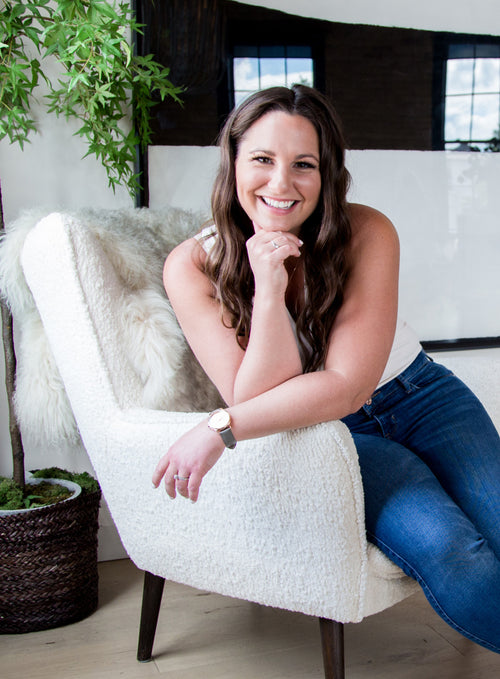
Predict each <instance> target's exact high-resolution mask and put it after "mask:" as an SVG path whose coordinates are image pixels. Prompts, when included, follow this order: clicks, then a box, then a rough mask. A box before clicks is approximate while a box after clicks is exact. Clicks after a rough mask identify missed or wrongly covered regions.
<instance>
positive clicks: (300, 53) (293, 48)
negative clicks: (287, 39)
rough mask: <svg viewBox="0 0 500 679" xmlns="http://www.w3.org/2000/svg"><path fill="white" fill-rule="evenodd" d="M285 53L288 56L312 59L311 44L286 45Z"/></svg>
mask: <svg viewBox="0 0 500 679" xmlns="http://www.w3.org/2000/svg"><path fill="white" fill-rule="evenodd" d="M285 54H286V56H287V57H294V58H297V59H311V57H312V49H311V48H310V47H309V45H287V46H286V47H285Z"/></svg>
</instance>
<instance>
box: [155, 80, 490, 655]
mask: <svg viewBox="0 0 500 679" xmlns="http://www.w3.org/2000/svg"><path fill="white" fill-rule="evenodd" d="M220 146H221V165H220V169H219V173H218V176H217V179H216V182H215V186H214V191H213V196H212V210H213V218H214V224H215V226H212V227H209V228H208V229H205V230H204V231H203V232H202V233H201V234H200V235H199V236H197V237H196V238H193V239H190V240H188V241H186V242H184V243H182V244H181V245H180V246H179V247H177V248H176V249H175V250H174V251H173V252H172V254H171V255H170V256H169V257H168V259H167V262H166V264H165V275H164V281H165V287H166V290H167V293H168V296H169V298H170V300H171V303H172V305H173V308H174V310H175V312H176V315H177V317H178V320H179V322H180V325H181V327H182V329H183V331H184V333H185V335H186V338H187V341H188V342H189V344H190V345H191V347H192V349H193V351H194V353H195V355H196V356H197V358H198V360H199V361H200V363H201V365H202V366H203V368H204V369H205V371H206V373H207V374H208V376H209V377H210V378H211V380H212V381H213V382H214V383H215V385H216V386H217V387H218V389H219V391H220V393H221V395H222V396H223V398H224V400H225V402H226V403H227V404H228V406H229V407H228V408H227V409H225V410H219V411H216V412H215V413H213V414H211V415H210V417H209V418H208V420H206V419H205V420H203V421H202V422H200V423H199V424H198V425H197V426H196V427H194V428H193V429H192V430H190V431H188V432H187V433H186V434H185V435H184V436H182V437H181V438H180V439H179V440H178V441H177V442H176V443H175V444H174V445H173V446H172V447H171V448H170V449H169V450H168V452H167V453H166V454H165V455H164V456H163V457H162V459H161V460H160V462H159V464H158V466H157V468H156V470H155V473H154V478H153V482H154V484H155V485H156V486H158V485H159V483H160V481H161V480H162V479H164V483H165V487H166V491H167V493H168V494H169V496H170V497H172V498H175V496H176V493H179V494H180V495H182V496H184V497H186V498H190V499H191V500H192V501H196V499H197V497H198V492H199V487H200V483H201V481H202V478H203V476H204V475H205V474H206V473H207V472H208V471H209V469H210V468H211V467H212V466H213V465H214V464H215V463H216V462H217V460H218V459H219V457H220V456H221V455H222V453H223V451H224V448H225V447H226V446H227V447H234V445H236V441H238V440H241V439H247V438H253V437H258V436H265V435H268V434H273V433H276V432H281V431H284V430H288V429H295V428H299V427H306V426H308V425H312V424H316V423H318V422H324V421H328V420H335V419H343V421H344V422H345V423H346V424H347V426H348V427H349V428H350V430H351V432H352V435H353V438H354V441H355V444H356V447H357V450H358V453H359V460H360V466H361V473H362V478H363V485H364V490H365V503H366V525H367V531H368V537H369V539H370V540H371V541H373V542H374V543H375V544H376V545H377V546H378V547H380V549H381V550H382V551H383V552H385V554H387V555H388V556H389V557H390V558H391V559H392V560H393V561H394V562H395V563H397V564H398V565H399V566H400V567H401V568H402V569H403V570H404V571H405V572H406V573H407V574H409V575H410V576H412V577H414V578H415V579H417V580H418V582H419V583H420V584H421V586H422V588H423V589H424V591H425V594H426V596H427V597H428V599H429V601H430V603H431V604H432V606H433V607H434V608H435V610H436V611H437V612H438V613H439V614H440V615H441V616H442V617H443V618H444V619H445V620H446V621H447V622H448V623H449V624H450V625H451V626H452V627H454V628H455V629H457V630H458V631H460V632H462V633H463V634H464V635H465V636H467V637H468V638H470V639H473V640H474V641H476V642H477V643H479V644H482V645H483V646H485V647H486V648H489V649H491V650H493V651H496V652H500V529H499V527H498V519H499V517H500V439H499V436H498V433H497V431H496V430H495V427H494V425H493V424H492V422H491V421H490V419H489V417H488V416H487V414H486V412H485V410H484V408H483V407H482V406H481V404H480V403H479V402H478V400H477V399H476V398H475V397H474V395H473V394H472V393H471V392H470V391H469V390H468V389H467V388H466V387H465V385H463V384H462V382H460V381H459V380H458V379H457V378H456V377H454V376H453V375H452V374H451V373H450V371H448V370H447V369H445V368H444V367H442V366H439V365H437V364H436V363H434V362H433V361H431V359H429V358H428V357H427V356H426V354H425V353H424V352H423V351H422V349H421V346H420V344H419V342H418V340H417V338H416V337H415V335H414V334H413V332H412V331H411V330H410V328H409V327H408V326H407V325H406V324H405V323H404V322H402V321H398V318H397V307H398V267H399V245H398V237H397V234H396V231H395V229H394V227H393V225H392V224H391V222H390V221H389V220H388V219H387V218H386V217H385V216H384V215H382V214H380V213H379V212H377V211H376V210H374V209H371V208H369V207H366V206H363V205H357V204H349V203H347V200H346V193H347V189H348V186H349V173H348V172H347V170H346V168H345V165H344V149H345V144H344V140H343V136H342V132H341V128H340V123H339V121H338V119H337V116H336V114H335V112H334V110H333V109H332V107H331V106H330V104H329V103H328V101H327V100H326V99H325V98H324V97H323V96H322V95H320V94H319V93H318V92H316V91H315V90H313V89H311V88H308V87H304V86H300V85H296V86H294V87H293V88H291V89H287V88H272V89H270V90H264V91H261V92H258V93H256V94H254V95H253V96H251V97H250V98H248V99H247V100H246V101H245V102H244V103H243V104H242V105H241V106H240V107H239V108H238V109H237V110H236V111H234V112H233V113H232V114H231V115H230V117H229V119H228V121H227V123H226V125H225V127H224V129H223V131H222V134H221V139H220Z"/></svg>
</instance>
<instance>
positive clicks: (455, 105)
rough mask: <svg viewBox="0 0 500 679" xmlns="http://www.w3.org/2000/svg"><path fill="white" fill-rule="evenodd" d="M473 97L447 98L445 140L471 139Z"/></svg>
mask: <svg viewBox="0 0 500 679" xmlns="http://www.w3.org/2000/svg"><path fill="white" fill-rule="evenodd" d="M471 104H472V96H471V95H470V94H469V95H465V96H461V97H447V99H446V111H445V126H444V138H445V140H446V141H454V140H455V139H470V119H471Z"/></svg>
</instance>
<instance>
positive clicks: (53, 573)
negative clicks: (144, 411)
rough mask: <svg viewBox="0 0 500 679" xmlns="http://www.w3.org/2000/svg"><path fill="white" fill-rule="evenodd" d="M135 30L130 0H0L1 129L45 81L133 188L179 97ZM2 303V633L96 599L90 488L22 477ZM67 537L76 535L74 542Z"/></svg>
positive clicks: (69, 614) (83, 611)
mask: <svg viewBox="0 0 500 679" xmlns="http://www.w3.org/2000/svg"><path fill="white" fill-rule="evenodd" d="M140 30H141V27H140V25H138V23H137V21H136V19H135V15H134V13H133V11H132V10H131V8H130V5H129V4H128V3H113V2H108V0H55V1H54V0H52V1H51V0H33V1H29V0H28V1H25V0H5V1H4V2H2V3H0V139H3V138H8V139H9V141H10V142H11V143H16V144H19V145H20V147H21V149H22V148H23V145H24V144H25V143H26V142H28V141H29V136H30V134H31V133H33V132H35V131H36V124H35V121H34V118H33V115H32V102H33V97H34V96H35V95H36V94H37V93H38V91H37V88H38V87H39V85H40V84H41V83H42V82H43V83H44V85H45V87H46V90H47V92H46V94H44V95H43V99H42V100H41V102H38V103H39V104H40V103H41V104H42V106H44V107H45V110H46V111H47V112H48V113H54V114H55V115H57V116H61V117H64V118H66V119H73V120H76V121H78V123H79V125H80V127H79V129H78V132H77V134H78V135H80V136H81V137H83V138H84V140H85V141H86V144H87V147H88V152H87V154H86V155H89V154H93V155H94V156H96V157H97V158H98V159H99V160H100V162H101V163H102V165H103V166H104V168H105V170H106V173H107V177H108V180H109V185H110V186H111V187H112V188H113V189H114V188H115V187H116V186H117V185H118V184H119V183H123V184H124V185H125V186H126V187H127V188H128V190H129V192H130V194H131V195H132V196H134V195H135V194H136V191H137V190H138V188H139V176H138V174H137V173H136V171H135V169H134V168H135V164H134V161H135V159H136V156H137V149H138V148H142V149H144V148H145V147H146V146H147V144H148V143H149V141H150V134H151V127H150V116H151V109H152V107H153V106H154V105H155V104H156V103H157V101H158V100H163V99H165V98H166V97H172V98H173V99H174V100H176V101H180V100H179V94H180V88H177V87H174V86H173V85H172V84H171V82H170V81H169V79H168V73H169V71H168V69H166V68H164V67H163V66H161V65H160V64H159V63H157V62H156V61H155V60H154V58H153V57H152V56H151V55H148V56H139V55H137V54H136V53H135V52H134V50H133V48H132V47H131V46H130V42H129V39H130V36H131V35H132V36H135V35H136V34H137V33H139V32H140ZM50 60H51V61H52V62H54V60H55V61H56V62H57V64H58V66H59V73H58V75H57V78H56V77H54V76H51V75H50V69H49V70H47V69H46V64H47V63H49V61H50ZM0 230H1V231H3V230H4V222H3V212H2V201H1V186H0ZM1 305H2V324H3V345H4V354H5V363H6V388H7V397H8V404H9V427H10V436H11V443H12V458H13V481H14V483H15V488H16V489H17V490H16V491H15V492H17V494H18V496H19V499H20V504H21V507H22V509H20V510H16V511H14V512H0V632H4V633H5V632H25V631H34V630H37V629H44V628H47V627H55V626H57V625H61V624H66V623H67V622H73V621H76V620H78V619H81V618H82V617H85V615H88V614H89V613H90V612H92V611H93V610H95V607H96V606H97V549H96V547H97V539H96V535H97V513H98V506H99V498H100V490H99V488H98V487H97V486H94V487H92V486H91V485H90V486H89V485H88V481H89V479H86V478H85V479H83V477H81V476H80V477H79V478H78V479H75V480H78V481H79V483H80V485H81V484H82V481H83V486H84V489H83V492H79V493H77V494H76V496H75V497H73V498H71V499H68V500H65V499H63V501H59V502H55V503H49V504H46V505H44V506H39V504H40V495H41V490H40V486H38V487H35V488H33V487H32V486H31V485H30V483H29V482H30V479H28V483H27V479H26V474H25V463H24V449H23V443H22V437H21V432H20V429H19V426H18V424H17V421H16V417H15V408H14V400H13V395H14V388H15V372H16V356H15V349H14V342H13V319H12V316H11V313H10V310H9V307H8V304H7V303H6V300H5V298H3V299H2V302H1ZM47 474H49V475H50V476H52V477H54V475H55V476H59V477H61V475H62V476H67V474H66V473H62V472H61V470H51V471H44V472H42V476H46V475H47ZM49 485H53V483H51V484H49ZM1 492H2V490H1V488H0V495H1ZM9 492H10V491H9ZM7 494H8V493H7ZM77 539H78V540H80V541H83V542H80V543H79V544H76V543H75V541H76V540H77ZM82 545H83V546H82ZM89 559H90V561H89Z"/></svg>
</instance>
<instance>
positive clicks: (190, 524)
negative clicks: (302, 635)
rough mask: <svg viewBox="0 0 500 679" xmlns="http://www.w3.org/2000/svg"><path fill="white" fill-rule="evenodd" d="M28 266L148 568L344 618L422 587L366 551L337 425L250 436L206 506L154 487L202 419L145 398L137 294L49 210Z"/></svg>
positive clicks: (343, 432)
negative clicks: (135, 349)
mask: <svg viewBox="0 0 500 679" xmlns="http://www.w3.org/2000/svg"><path fill="white" fill-rule="evenodd" d="M103 218H104V217H103ZM22 265H23V269H24V273H25V276H26V280H27V282H28V285H29V287H30V289H31V291H32V293H33V297H34V299H35V301H36V306H37V308H38V311H39V313H40V316H41V319H42V322H43V326H44V329H45V332H46V334H47V338H48V342H49V344H50V347H51V350H52V352H53V355H54V357H55V362H56V364H57V367H58V369H59V371H60V375H61V378H62V382H63V384H64V387H65V390H66V393H67V395H68V398H69V402H70V404H71V409H72V411H73V413H74V416H75V419H76V422H77V424H78V428H79V432H80V435H81V437H82V441H83V443H84V445H85V448H86V450H87V452H88V454H89V457H90V459H91V461H92V464H93V466H94V469H95V472H96V474H97V477H98V479H99V481H100V483H101V486H102V489H103V493H104V496H105V498H106V501H107V504H108V506H109V508H110V511H111V514H112V516H113V519H114V521H115V523H116V526H117V528H118V531H119V534H120V536H121V538H122V541H123V544H124V547H125V549H126V550H127V552H128V554H129V555H130V557H131V559H132V560H133V561H134V562H135V564H136V565H137V566H138V567H140V568H142V569H145V570H148V571H150V572H152V573H154V574H156V575H160V576H163V577H165V578H167V579H170V580H174V581H178V582H182V583H185V584H188V585H192V586H195V587H199V588H203V589H208V590H211V591H214V592H219V593H222V594H226V595H230V596H234V597H238V598H243V599H247V600H250V601H255V602H259V603H262V604H267V605H272V606H277V607H281V608H286V609H289V610H295V611H302V612H304V613H308V614H312V615H316V616H321V617H325V618H331V619H334V620H337V621H339V622H349V621H359V620H361V619H362V618H363V617H364V616H366V615H369V614H372V613H375V612H377V611H379V610H382V609H384V608H386V607H388V606H390V605H392V604H394V603H396V602H397V601H399V600H401V599H403V598H404V597H406V596H408V595H409V594H411V593H412V592H413V591H415V588H416V584H415V583H414V582H413V581H412V580H410V579H409V578H407V577H406V576H404V575H403V574H402V572H401V571H400V570H399V569H398V568H397V567H395V566H394V565H393V564H391V563H390V562H389V561H388V560H387V559H386V558H385V557H384V556H383V555H382V553H381V552H379V551H378V550H377V549H376V548H375V547H368V544H367V542H366V537H365V527H364V506H363V492H362V485H361V479H360V473H359V466H358V462H357V456H356V451H355V448H354V444H353V441H352V438H351V436H350V434H349V432H348V430H347V428H346V427H345V426H344V425H343V424H342V423H340V422H329V423H326V424H322V425H317V426H314V427H309V428H307V429H303V430H296V431H291V432H286V433H283V434H277V435H274V436H268V437H265V438H261V439H256V440H252V441H242V442H240V443H239V444H238V446H237V448H236V449H235V450H234V451H226V453H225V454H224V455H223V456H222V458H221V459H220V460H219V462H218V463H217V464H216V465H215V467H214V468H213V469H212V470H211V471H210V472H209V473H208V474H207V475H206V477H205V479H204V481H203V484H202V488H201V493H200V498H199V500H198V502H197V503H196V504H192V503H190V502H187V501H184V500H183V499H177V500H175V501H171V500H170V499H169V498H168V497H167V496H166V494H165V493H164V491H163V490H162V489H154V488H153V487H152V484H151V475H152V471H153V469H154V466H155V464H156V462H157V460H158V458H159V457H160V456H161V455H162V454H163V453H164V452H165V450H166V449H167V447H168V446H169V445H170V444H171V443H172V442H173V441H175V440H176V438H177V437H179V436H180V435H181V434H182V433H183V432H184V431H186V429H187V428H189V427H191V426H193V425H194V424H195V423H197V422H198V421H199V419H200V414H199V413H195V412H171V411H167V410H160V409H153V408H147V407H145V406H144V405H143V403H142V401H143V384H142V382H141V380H140V379H138V377H137V373H136V371H135V369H134V367H133V365H132V364H131V362H130V359H129V357H128V356H127V349H126V342H125V340H124V336H123V327H122V324H121V321H120V316H121V309H122V304H123V298H124V295H125V296H126V295H127V294H128V293H127V289H126V286H125V285H124V283H123V281H122V280H120V277H119V276H118V275H117V272H116V269H115V268H114V266H112V264H111V263H110V260H109V257H108V256H107V255H106V254H105V252H104V250H103V247H102V244H101V243H100V242H99V240H98V239H97V238H96V237H95V236H94V235H93V234H92V232H91V230H90V229H89V228H88V227H87V226H85V224H84V223H82V221H81V220H79V219H77V218H75V217H74V216H73V217H71V216H68V215H61V214H53V215H50V216H48V217H47V218H45V219H43V220H41V221H40V223H38V224H37V226H36V227H35V228H34V229H32V230H31V231H30V233H29V235H28V236H27V238H26V241H25V245H24V249H23V253H22ZM165 350H166V351H168V347H166V349H165ZM174 372H175V371H174Z"/></svg>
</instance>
